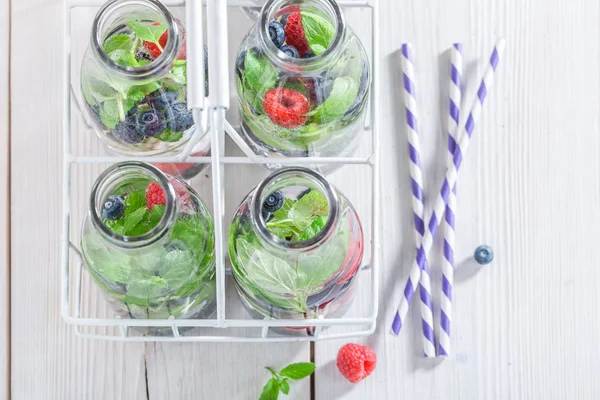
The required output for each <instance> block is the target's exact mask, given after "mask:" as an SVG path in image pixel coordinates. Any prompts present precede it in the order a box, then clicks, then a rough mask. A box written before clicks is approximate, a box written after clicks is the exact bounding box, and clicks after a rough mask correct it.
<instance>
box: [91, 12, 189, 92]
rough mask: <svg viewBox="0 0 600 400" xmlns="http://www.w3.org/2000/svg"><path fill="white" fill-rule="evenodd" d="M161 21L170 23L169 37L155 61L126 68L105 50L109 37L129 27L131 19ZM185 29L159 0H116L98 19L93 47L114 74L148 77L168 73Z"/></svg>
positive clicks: (132, 77) (93, 37)
mask: <svg viewBox="0 0 600 400" xmlns="http://www.w3.org/2000/svg"><path fill="white" fill-rule="evenodd" d="M130 20H136V21H140V22H142V21H143V22H148V23H151V22H158V23H160V24H161V25H165V26H167V32H168V38H167V43H166V44H165V45H164V46H163V50H162V52H161V54H160V56H158V57H157V58H156V59H155V60H153V61H152V62H150V63H149V64H146V65H144V66H140V67H126V66H123V65H121V64H119V63H117V62H115V61H114V60H112V59H111V58H110V57H109V56H108V54H106V52H105V51H104V42H105V41H106V39H107V38H108V37H110V36H111V35H113V34H114V33H116V32H118V31H119V30H121V29H123V27H126V26H127V22H128V21H130ZM180 31H181V29H180V27H179V25H178V24H177V22H176V20H175V18H174V17H173V15H172V14H171V13H170V12H169V10H168V9H167V8H166V7H165V6H164V5H163V4H162V3H160V2H158V1H156V0H112V1H109V2H107V3H106V4H105V5H104V6H103V7H102V8H101V9H100V10H99V11H98V13H97V14H96V17H95V18H94V23H93V28H92V37H91V47H92V51H93V52H94V55H95V56H96V58H97V59H98V60H100V62H101V64H102V65H103V66H104V67H105V68H106V69H108V70H109V71H110V72H111V73H114V74H118V75H120V76H121V77H123V78H126V79H130V80H146V79H150V78H152V77H156V76H157V75H162V74H164V73H166V72H168V71H169V70H170V68H171V66H172V64H173V62H174V61H175V58H176V57H177V52H178V49H179V47H180V41H181V38H180V36H181V35H180V33H181V32H180Z"/></svg>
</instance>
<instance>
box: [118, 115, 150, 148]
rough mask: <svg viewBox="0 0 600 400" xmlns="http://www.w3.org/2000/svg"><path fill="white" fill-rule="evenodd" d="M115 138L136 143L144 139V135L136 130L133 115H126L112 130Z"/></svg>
mask: <svg viewBox="0 0 600 400" xmlns="http://www.w3.org/2000/svg"><path fill="white" fill-rule="evenodd" d="M112 134H113V136H114V137H115V138H117V139H118V140H120V141H121V142H124V143H129V144H137V143H140V142H141V141H142V140H144V135H142V134H141V133H139V132H138V131H137V126H136V123H135V116H132V117H128V118H126V119H125V121H123V122H119V124H118V125H117V126H116V127H115V129H114V130H113V131H112Z"/></svg>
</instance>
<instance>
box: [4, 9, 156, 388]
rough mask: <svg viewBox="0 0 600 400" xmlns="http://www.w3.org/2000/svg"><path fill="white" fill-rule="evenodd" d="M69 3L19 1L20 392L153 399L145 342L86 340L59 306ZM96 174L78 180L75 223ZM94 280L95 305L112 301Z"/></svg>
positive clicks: (15, 80)
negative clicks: (64, 55) (65, 31)
mask: <svg viewBox="0 0 600 400" xmlns="http://www.w3.org/2000/svg"><path fill="white" fill-rule="evenodd" d="M63 10H64V1H60V0H53V1H37V0H19V1H13V2H12V14H11V15H12V57H11V70H12V75H11V87H12V91H11V109H12V126H11V130H12V141H11V154H12V168H11V172H12V182H13V183H14V186H13V191H12V193H11V194H12V204H14V205H15V206H14V207H13V210H12V213H11V216H12V227H13V229H12V260H11V275H12V299H11V306H12V316H13V318H12V325H11V333H12V335H11V337H12V339H13V340H12V344H11V350H12V355H13V357H12V362H11V376H12V385H11V391H12V398H15V399H34V398H35V399H39V398H72V399H83V398H86V399H88V398H89V399H91V398H98V399H107V398H110V399H112V398H114V399H119V398H132V399H145V398H146V371H145V360H144V353H143V350H144V349H143V345H141V344H127V345H125V344H122V343H112V342H98V341H89V340H82V339H79V338H77V337H76V336H75V335H74V334H73V329H72V328H71V327H69V326H68V325H67V324H66V323H65V322H64V321H63V320H62V318H61V315H60V301H59V300H60V296H59V295H60V268H61V267H60V248H61V245H60V237H61V229H62V226H61V213H62V199H61V185H62V178H61V172H60V171H61V168H62V167H61V162H62V155H61V154H62V130H61V129H62V120H61V117H62V107H63V105H62V102H61V98H62V97H61V96H62V95H63V87H62V82H63V81H62V78H61V77H62V58H61V57H62V50H63V49H62V43H63V41H62V29H63V22H64V21H63ZM75 22H76V20H75ZM81 28H83V27H81ZM87 29H89V26H88V27H86V30H85V31H84V30H81V31H79V34H78V39H79V40H87V38H88V37H89V34H88V31H87ZM74 132H81V134H83V133H84V132H85V131H83V130H82V127H81V124H80V125H76V126H75V128H74ZM85 134H86V135H87V134H88V133H87V132H86V133H85ZM78 146H79V147H78V148H76V149H75V150H81V149H83V144H78ZM84 178H87V181H86V180H84ZM90 179H91V174H88V175H87V176H83V177H82V178H80V179H78V180H75V181H74V182H73V186H74V188H75V199H76V202H75V203H74V207H73V209H74V213H73V218H74V220H75V221H73V225H72V226H73V227H74V228H76V227H77V226H79V224H80V222H81V219H80V218H81V216H82V215H83V213H84V212H85V199H86V198H87V196H88V193H89V192H86V191H87V190H89V187H87V186H86V185H85V184H86V183H87V184H90V183H89V182H88V181H89V180H90ZM76 231H77V229H75V232H76ZM86 289H87V288H84V296H86V295H87V296H90V301H91V302H92V305H91V307H92V309H93V308H94V307H96V308H100V307H101V306H102V307H105V306H104V301H103V300H102V299H100V298H99V297H97V296H94V294H96V293H91V292H87V291H85V290H86ZM95 303H97V304H95Z"/></svg>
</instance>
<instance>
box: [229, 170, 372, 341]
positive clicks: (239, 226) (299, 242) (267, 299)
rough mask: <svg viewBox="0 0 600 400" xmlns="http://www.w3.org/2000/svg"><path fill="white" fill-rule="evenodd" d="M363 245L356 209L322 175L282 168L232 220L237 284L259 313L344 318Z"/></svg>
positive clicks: (231, 250)
mask: <svg viewBox="0 0 600 400" xmlns="http://www.w3.org/2000/svg"><path fill="white" fill-rule="evenodd" d="M363 243H364V242H363V232H362V227H361V224H360V220H359V218H358V215H357V214H356V211H355V210H354V208H353V207H352V205H351V204H350V202H349V201H348V200H347V199H346V198H345V197H344V196H343V195H342V194H341V193H340V192H338V191H337V190H336V189H335V188H334V187H333V186H332V185H331V184H330V183H329V182H328V181H327V180H326V179H325V178H324V177H323V176H322V175H320V174H319V173H317V172H315V171H313V170H310V169H307V168H300V167H295V168H285V169H281V170H279V171H277V172H275V173H273V174H272V175H270V176H269V177H267V178H266V179H265V180H264V181H262V182H261V183H260V184H259V185H258V186H257V187H256V188H255V189H254V190H253V191H252V192H251V193H250V194H249V195H248V196H247V197H246V198H245V199H244V201H243V202H242V204H241V205H240V207H239V208H238V210H237V212H236V214H235V216H234V218H233V221H232V224H231V229H230V231H229V257H230V259H231V266H232V267H231V270H232V274H233V277H234V278H235V286H236V288H237V291H238V293H239V295H240V297H241V299H242V301H243V303H244V305H245V306H246V308H247V309H248V311H249V312H250V314H251V315H252V316H253V317H255V318H264V317H270V318H277V319H307V318H317V317H318V316H319V315H327V316H331V317H339V316H341V315H343V314H344V313H345V312H346V310H347V309H348V307H349V305H350V303H351V300H352V288H353V285H354V283H355V282H356V278H357V276H358V274H357V272H358V270H359V268H360V265H361V262H362V256H363ZM304 329H306V328H302V330H304ZM287 330H288V331H293V330H294V329H292V328H287ZM297 330H300V329H297Z"/></svg>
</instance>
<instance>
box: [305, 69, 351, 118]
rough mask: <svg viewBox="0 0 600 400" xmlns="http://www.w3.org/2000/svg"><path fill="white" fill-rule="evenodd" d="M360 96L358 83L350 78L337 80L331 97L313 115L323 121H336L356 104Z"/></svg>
mask: <svg viewBox="0 0 600 400" xmlns="http://www.w3.org/2000/svg"><path fill="white" fill-rule="evenodd" d="M357 94H358V83H357V82H356V81H355V80H354V79H352V78H350V77H348V76H343V77H340V78H336V80H335V81H334V82H333V88H332V89H331V93H330V94H329V97H328V98H327V100H325V102H323V104H321V106H319V107H318V108H317V109H316V110H315V111H313V113H314V114H315V115H316V116H317V117H318V118H319V119H320V120H321V121H323V120H330V119H336V118H338V117H340V116H342V115H344V114H345V113H346V111H348V109H349V108H350V107H351V106H352V104H354V101H355V100H356V96H357Z"/></svg>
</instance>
